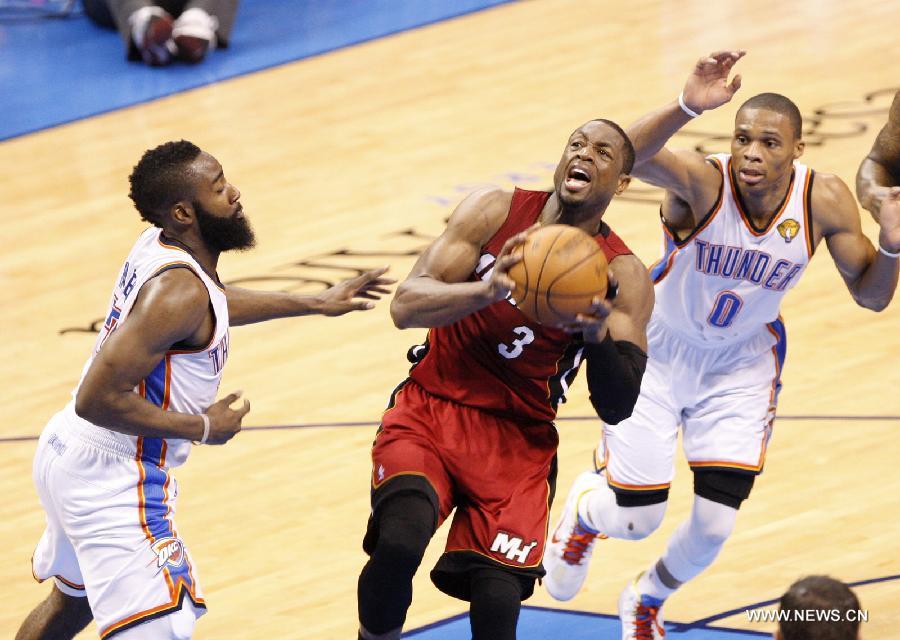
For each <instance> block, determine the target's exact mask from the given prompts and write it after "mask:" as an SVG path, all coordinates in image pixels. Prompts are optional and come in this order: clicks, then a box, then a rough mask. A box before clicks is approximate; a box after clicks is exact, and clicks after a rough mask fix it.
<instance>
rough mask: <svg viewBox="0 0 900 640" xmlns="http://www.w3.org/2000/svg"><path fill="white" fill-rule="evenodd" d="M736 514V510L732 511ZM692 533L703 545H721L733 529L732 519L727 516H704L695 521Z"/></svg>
mask: <svg viewBox="0 0 900 640" xmlns="http://www.w3.org/2000/svg"><path fill="white" fill-rule="evenodd" d="M734 513H735V514H737V512H736V511H735V512H734ZM697 525H698V526H696V527H694V533H695V535H696V536H697V537H698V538H699V541H700V542H701V543H702V544H703V546H705V547H716V548H718V547H721V546H722V545H724V544H725V541H726V540H728V538H729V536H731V532H732V531H733V530H734V519H733V518H727V517H718V518H704V519H701V520H699V522H697Z"/></svg>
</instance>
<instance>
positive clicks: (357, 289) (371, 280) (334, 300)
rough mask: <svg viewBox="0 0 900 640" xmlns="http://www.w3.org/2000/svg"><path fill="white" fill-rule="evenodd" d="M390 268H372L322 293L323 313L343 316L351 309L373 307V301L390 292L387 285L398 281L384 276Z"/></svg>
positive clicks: (359, 309)
mask: <svg viewBox="0 0 900 640" xmlns="http://www.w3.org/2000/svg"><path fill="white" fill-rule="evenodd" d="M389 268H390V267H381V268H380V269H372V270H371V271H366V272H365V273H362V274H360V275H358V276H356V277H355V278H350V279H349V280H344V281H343V282H339V283H337V284H336V285H334V286H333V287H331V288H329V289H326V290H325V291H324V292H323V293H321V294H320V299H321V302H322V315H326V316H332V317H333V316H342V315H344V314H345V313H349V312H351V311H366V310H368V309H372V308H373V307H374V306H375V303H374V302H373V301H374V300H380V299H381V296H383V295H387V294H389V293H390V292H391V290H390V289H388V288H387V286H388V285H391V284H394V283H396V282H397V281H396V280H393V279H391V278H383V277H382V276H383V275H384V274H385V273H387V270H388V269H389Z"/></svg>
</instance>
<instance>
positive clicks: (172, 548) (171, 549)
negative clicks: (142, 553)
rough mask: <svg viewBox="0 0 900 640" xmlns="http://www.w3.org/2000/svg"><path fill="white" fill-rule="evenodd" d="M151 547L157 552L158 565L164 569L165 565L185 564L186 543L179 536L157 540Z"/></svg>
mask: <svg viewBox="0 0 900 640" xmlns="http://www.w3.org/2000/svg"><path fill="white" fill-rule="evenodd" d="M150 549H152V550H153V553H155V554H156V566H157V568H159V569H162V568H163V567H164V566H166V565H169V566H170V567H173V568H175V567H180V566H181V565H182V564H184V545H183V544H182V543H181V540H179V539H178V538H163V539H162V540H157V541H156V542H154V543H153V544H152V545H150Z"/></svg>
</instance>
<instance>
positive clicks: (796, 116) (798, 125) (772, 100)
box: [738, 93, 803, 139]
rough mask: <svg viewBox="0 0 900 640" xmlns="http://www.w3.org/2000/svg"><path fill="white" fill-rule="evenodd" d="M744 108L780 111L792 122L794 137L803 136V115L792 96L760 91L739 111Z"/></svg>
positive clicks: (739, 110)
mask: <svg viewBox="0 0 900 640" xmlns="http://www.w3.org/2000/svg"><path fill="white" fill-rule="evenodd" d="M744 109H768V110H769V111H774V112H775V113H780V114H781V115H783V116H784V117H786V118H787V119H788V121H789V122H790V123H791V129H793V130H794V137H795V138H797V139H800V138H802V137H803V116H801V115H800V109H798V108H797V105H795V104H794V102H793V101H792V100H791V99H790V98H786V97H785V96H783V95H781V94H780V93H760V94H759V95H756V96H753V97H752V98H750V99H749V100H747V101H746V102H745V103H744V104H742V105H741V108H740V109H738V112H739V113H740V112H741V111H743V110H744Z"/></svg>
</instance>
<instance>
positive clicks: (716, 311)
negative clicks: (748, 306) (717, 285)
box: [706, 289, 744, 329]
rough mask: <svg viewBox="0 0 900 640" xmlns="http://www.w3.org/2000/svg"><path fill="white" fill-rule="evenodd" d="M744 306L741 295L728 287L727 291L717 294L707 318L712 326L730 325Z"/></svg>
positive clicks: (724, 326) (722, 326)
mask: <svg viewBox="0 0 900 640" xmlns="http://www.w3.org/2000/svg"><path fill="white" fill-rule="evenodd" d="M743 306H744V301H743V300H741V297H740V296H739V295H738V294H736V293H735V292H734V291H728V290H727V289H726V290H725V291H721V292H719V295H718V296H716V301H715V302H714V303H713V308H712V311H711V312H710V314H709V317H708V318H707V319H706V320H707V322H709V323H710V324H711V325H712V326H714V327H719V328H720V329H724V328H726V327H730V326H731V323H733V322H734V319H735V318H736V317H737V314H738V312H740V310H741V307H743Z"/></svg>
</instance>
